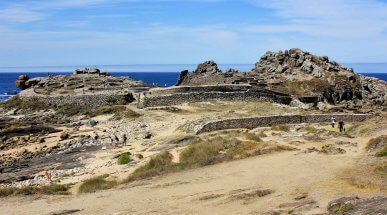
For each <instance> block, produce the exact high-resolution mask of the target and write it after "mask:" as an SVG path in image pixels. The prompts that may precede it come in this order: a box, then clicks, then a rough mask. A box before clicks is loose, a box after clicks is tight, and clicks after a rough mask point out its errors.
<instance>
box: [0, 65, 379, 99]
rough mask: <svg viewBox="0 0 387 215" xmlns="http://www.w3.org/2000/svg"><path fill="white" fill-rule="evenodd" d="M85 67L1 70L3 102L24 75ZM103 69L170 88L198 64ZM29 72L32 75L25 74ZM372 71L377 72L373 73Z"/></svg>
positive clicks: (358, 68)
mask: <svg viewBox="0 0 387 215" xmlns="http://www.w3.org/2000/svg"><path fill="white" fill-rule="evenodd" d="M344 65H345V66H348V67H353V68H354V69H355V72H358V73H361V74H363V75H366V76H370V77H376V78H379V79H381V80H385V81H387V64H344ZM82 67H84V66H68V67H32V68H0V101H4V100H6V99H8V98H9V97H11V96H14V95H16V94H17V93H19V89H18V88H16V86H15V81H16V80H17V78H18V77H19V75H21V74H27V75H28V76H29V77H30V78H34V77H45V76H47V74H48V72H49V73H50V74H51V75H64V74H71V73H72V72H71V71H74V69H76V68H82ZM97 67H98V68H101V70H108V71H110V72H111V74H112V76H130V77H132V78H133V79H134V80H143V81H144V82H145V83H147V84H151V85H157V86H160V87H168V86H173V85H175V84H176V82H177V79H178V77H179V74H180V71H182V70H184V69H188V70H190V71H192V70H194V69H195V67H196V65H194V64H176V65H122V66H120V65H112V66H97ZM219 67H220V69H221V70H223V71H225V70H226V69H228V68H235V69H238V70H239V71H248V70H250V69H251V68H253V67H254V65H253V64H221V65H219ZM23 71H28V72H23ZM372 71H377V73H376V72H372Z"/></svg>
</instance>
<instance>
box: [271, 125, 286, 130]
mask: <svg viewBox="0 0 387 215" xmlns="http://www.w3.org/2000/svg"><path fill="white" fill-rule="evenodd" d="M271 130H273V131H284V132H289V131H290V128H289V126H287V125H274V126H271Z"/></svg>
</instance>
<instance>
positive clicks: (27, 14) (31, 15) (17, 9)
mask: <svg viewBox="0 0 387 215" xmlns="http://www.w3.org/2000/svg"><path fill="white" fill-rule="evenodd" d="M44 17H45V15H44V14H43V13H39V12H35V11H33V10H29V9H27V8H25V7H23V6H17V5H15V6H11V7H7V8H4V9H0V20H3V21H7V22H20V23H27V22H33V21H37V20H41V19H43V18H44Z"/></svg>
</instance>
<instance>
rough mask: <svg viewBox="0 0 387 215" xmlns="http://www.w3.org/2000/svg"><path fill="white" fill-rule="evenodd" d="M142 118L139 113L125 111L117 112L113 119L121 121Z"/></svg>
mask: <svg viewBox="0 0 387 215" xmlns="http://www.w3.org/2000/svg"><path fill="white" fill-rule="evenodd" d="M140 116H142V115H141V114H139V113H137V112H136V111H133V110H130V109H127V110H124V111H117V112H116V113H114V116H113V119H115V120H120V119H136V118H138V117H140Z"/></svg>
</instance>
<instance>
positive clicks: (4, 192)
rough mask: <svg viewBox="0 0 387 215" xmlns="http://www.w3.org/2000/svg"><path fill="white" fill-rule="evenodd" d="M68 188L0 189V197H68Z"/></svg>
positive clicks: (57, 186) (55, 185)
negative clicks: (38, 195)
mask: <svg viewBox="0 0 387 215" xmlns="http://www.w3.org/2000/svg"><path fill="white" fill-rule="evenodd" d="M69 189H70V186H69V185H61V184H50V185H47V186H25V187H22V188H0V197H7V196H28V195H35V194H42V195H69V194H70V192H69Z"/></svg>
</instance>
